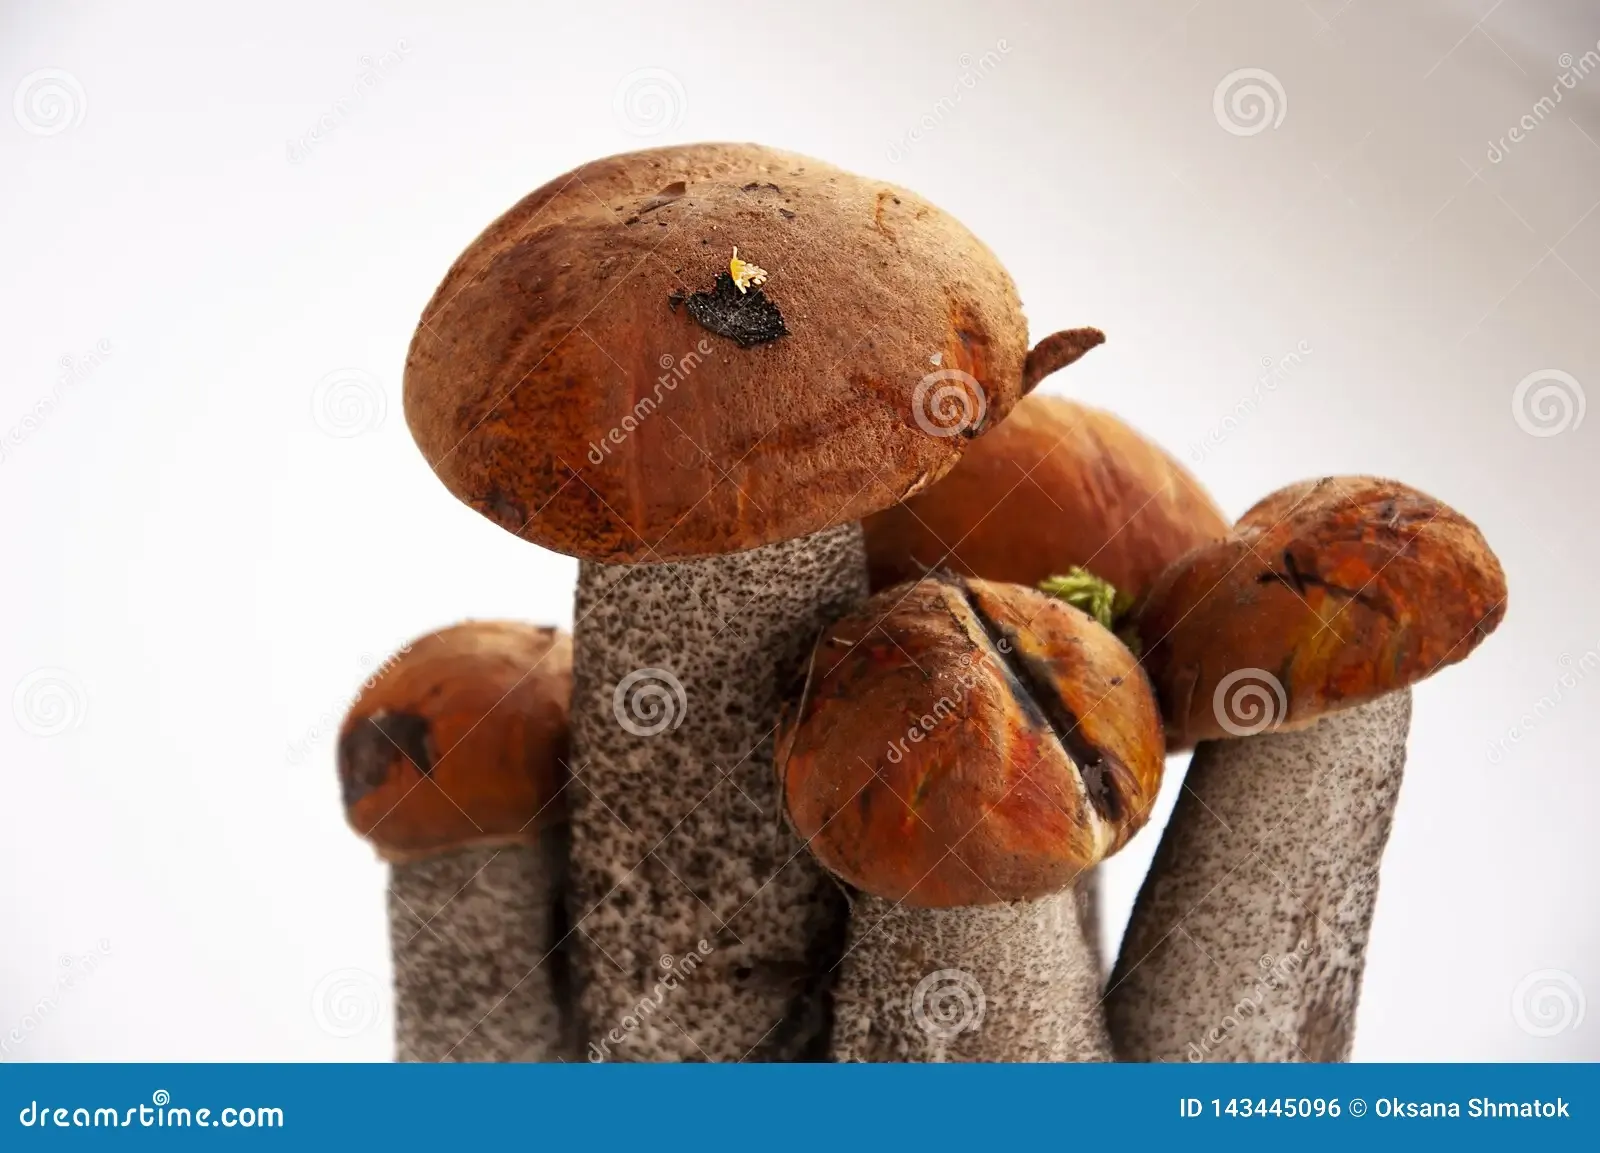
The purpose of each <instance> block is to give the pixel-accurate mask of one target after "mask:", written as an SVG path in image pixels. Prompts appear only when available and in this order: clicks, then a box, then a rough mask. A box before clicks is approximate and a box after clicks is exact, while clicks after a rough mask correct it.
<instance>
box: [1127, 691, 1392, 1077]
mask: <svg viewBox="0 0 1600 1153" xmlns="http://www.w3.org/2000/svg"><path fill="white" fill-rule="evenodd" d="M1410 724H1411V692H1410V690H1409V689H1406V690H1402V691H1399V692H1395V693H1391V694H1389V695H1388V696H1386V697H1383V698H1380V699H1379V700H1377V701H1375V702H1372V703H1371V704H1367V705H1364V706H1361V707H1359V708H1353V709H1349V710H1346V711H1342V712H1338V713H1334V714H1331V715H1329V716H1326V717H1324V718H1322V719H1321V720H1320V721H1318V722H1316V723H1315V724H1313V725H1312V726H1310V727H1309V728H1306V729H1301V730H1298V731H1292V732H1273V733H1263V734H1261V735H1258V736H1250V737H1242V738H1239V739H1236V740H1225V741H1205V742H1202V743H1201V744H1200V745H1199V746H1198V747H1197V748H1196V749H1195V754H1194V760H1193V762H1192V764H1191V765H1190V768H1189V774H1188V777H1187V778H1186V780H1185V781H1184V789H1183V794H1182V796H1181V798H1180V799H1179V801H1178V805H1177V807H1176V809H1175V810H1174V811H1173V814H1172V819H1171V821H1170V822H1169V823H1168V825H1167V828H1166V831H1165V833H1164V834H1163V836H1162V839H1161V844H1160V847H1159V848H1158V850H1157V852H1156V857H1155V861H1154V863H1153V864H1152V865H1151V868H1150V872H1149V874H1148V875H1147V876H1146V878H1145V882H1144V887H1143V889H1142V890H1141V891H1140V893H1139V898H1138V901H1137V903H1136V904H1135V906H1134V911H1133V917H1132V920H1131V921H1130V923H1129V925H1128V932H1127V935H1126V937H1125V938H1124V940H1123V945H1122V954H1121V957H1120V959H1119V960H1118V963H1117V968H1116V972H1115V973H1114V974H1113V976H1112V979H1111V987H1110V991H1109V993H1108V994H1107V1001H1106V1008H1107V1016H1108V1020H1109V1022H1110V1027H1111V1036H1112V1040H1113V1042H1114V1043H1115V1046H1116V1051H1117V1055H1118V1057H1119V1058H1121V1059H1123V1060H1130V1061H1343V1060H1347V1059H1348V1058H1349V1056H1350V1050H1351V1045H1352V1042H1353V1039H1354V1028H1355V1016H1356V1005H1357V1002H1358V1000H1359V997H1360V993H1361V976H1362V971H1363V969H1364V968H1365V965H1366V952H1367V938H1368V933H1369V931H1370V929H1371V926H1372V914H1373V907H1374V904H1375V902H1376V899H1377V882H1378V866H1379V864H1380V862H1381V860H1382V858H1383V851H1384V846H1385V845H1386V844H1387V842H1388V840H1389V827H1390V823H1391V821H1392V819H1393V816H1394V808H1395V802H1396V799H1397V798H1398V796H1399V792H1400V778H1401V775H1402V772H1403V770H1404V766H1405V751H1406V749H1405V746H1406V734H1407V732H1408V731H1409V729H1410Z"/></svg>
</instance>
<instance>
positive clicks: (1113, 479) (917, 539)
mask: <svg viewBox="0 0 1600 1153" xmlns="http://www.w3.org/2000/svg"><path fill="white" fill-rule="evenodd" d="M862 529H863V531H864V533H865V536H866V542H867V566H868V570H869V573H870V576H871V581H872V587H873V589H874V590H877V589H883V588H888V587H890V586H891V585H896V584H899V583H901V582H902V581H908V580H915V579H916V578H917V577H919V576H921V575H922V574H923V573H926V572H928V571H929V570H930V569H934V568H948V569H952V570H954V571H955V572H959V573H966V574H969V575H971V576H978V577H983V578H985V579H986V580H995V581H1010V582H1012V583H1015V584H1025V585H1036V584H1040V583H1041V582H1044V581H1046V580H1047V578H1056V579H1055V580H1053V581H1051V583H1050V585H1049V588H1050V590H1051V591H1053V592H1056V593H1058V594H1066V596H1067V599H1070V600H1072V602H1073V603H1075V604H1078V605H1079V607H1081V608H1085V609H1089V608H1090V607H1091V605H1090V604H1089V602H1088V600H1087V599H1080V598H1079V597H1077V596H1075V595H1074V594H1075V593H1077V592H1081V591H1089V593H1090V596H1093V595H1097V594H1103V595H1105V596H1107V597H1108V598H1110V602H1111V603H1112V604H1126V603H1129V602H1137V601H1138V600H1140V599H1141V598H1143V597H1144V595H1145V594H1146V593H1147V592H1148V591H1149V589H1150V586H1151V585H1153V584H1154V583H1155V581H1156V578H1157V577H1158V576H1159V575H1160V574H1161V572H1162V570H1163V569H1165V568H1166V567H1167V565H1168V564H1170V563H1171V562H1173V561H1175V560H1177V559H1178V558H1179V557H1181V556H1183V555H1184V554H1185V553H1187V552H1188V551H1189V550H1191V549H1193V548H1197V547H1199V546H1200V545H1203V544H1209V543H1211V542H1213V541H1218V540H1223V539H1225V538H1226V537H1227V536H1228V533H1229V525H1228V520H1227V518H1226V517H1225V516H1223V513H1222V510H1221V509H1220V508H1218V507H1217V505H1216V502H1215V501H1213V500H1212V499H1211V497H1210V496H1209V495H1208V494H1207V493H1206V491H1205V489H1204V488H1203V487H1202V486H1201V484H1200V482H1199V480H1197V479H1196V478H1195V477H1194V475H1193V474H1192V473H1191V472H1190V471H1189V470H1188V469H1187V468H1186V467H1184V465H1183V464H1182V463H1180V462H1179V461H1178V460H1177V459H1176V458H1174V457H1173V456H1172V455H1171V454H1170V453H1168V452H1167V451H1166V450H1164V449H1163V448H1161V446H1160V445H1158V444H1156V443H1155V442H1154V441H1152V440H1150V439H1149V438H1148V437H1146V436H1145V435H1144V434H1143V433H1141V432H1139V431H1138V430H1137V429H1135V428H1133V427H1132V426H1131V425H1129V424H1128V423H1127V422H1125V421H1123V420H1122V419H1121V418H1120V417H1118V416H1116V415H1114V414H1113V413H1110V412H1106V411H1105V410H1103V409H1098V408H1090V407H1089V406H1087V405H1082V404H1079V403H1078V402H1076V401H1073V400H1068V399H1067V398H1066V397H1061V396H1045V395H1041V394H1039V393H1033V394H1031V395H1029V396H1026V397H1024V398H1023V399H1022V400H1021V401H1019V402H1018V404H1017V406H1016V408H1015V409H1013V410H1012V412H1011V415H1010V416H1008V417H1006V419H1005V420H1004V421H1002V422H1001V423H1000V424H999V426H998V427H996V428H994V429H993V430H992V431H990V432H989V433H987V434H986V435H985V436H983V437H982V438H981V439H979V440H978V441H976V442H974V443H973V445H972V446H971V447H970V448H969V449H967V452H966V454H965V455H964V456H962V458H961V461H960V463H959V464H957V465H956V466H955V468H953V469H951V470H950V471H949V473H947V474H946V475H945V476H944V478H943V479H942V480H940V481H939V482H938V483H937V484H934V485H931V486H930V487H928V488H926V489H924V490H923V491H922V492H920V493H917V494H916V495H915V496H913V497H911V498H910V499H909V500H907V501H906V502H905V503H903V504H898V505H895V506H894V507H893V508H888V509H885V510H884V511H882V512H879V513H874V514H873V515H872V516H869V517H867V518H866V520H865V521H863V522H862ZM1074 570H1089V571H1091V572H1092V574H1093V576H1094V578H1097V582H1098V583H1097V582H1096V581H1087V580H1085V579H1083V578H1082V577H1081V576H1077V577H1075V576H1074V575H1073V573H1074ZM1097 872H1098V871H1097V870H1094V869H1090V870H1087V871H1086V872H1085V873H1084V874H1083V875H1082V876H1081V877H1080V878H1079V881H1078V886H1079V899H1080V901H1081V907H1080V909H1079V919H1080V921H1081V922H1082V923H1083V926H1084V930H1085V932H1087V933H1088V934H1089V939H1090V942H1091V943H1092V945H1093V946H1094V948H1095V949H1096V951H1097V952H1098V950H1099V948H1100V932H1099V912H1098V904H1099V903H1098V893H1097V887H1098V886H1097Z"/></svg>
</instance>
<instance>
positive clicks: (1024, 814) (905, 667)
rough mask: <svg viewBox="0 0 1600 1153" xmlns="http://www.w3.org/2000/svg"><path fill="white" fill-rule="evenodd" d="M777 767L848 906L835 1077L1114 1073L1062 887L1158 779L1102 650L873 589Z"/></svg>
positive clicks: (1145, 692)
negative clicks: (963, 1069)
mask: <svg viewBox="0 0 1600 1153" xmlns="http://www.w3.org/2000/svg"><path fill="white" fill-rule="evenodd" d="M778 767H779V773H780V775H781V779H782V783H783V794H784V805H785V811H786V813H787V814H788V818H789V820H790V822H791V823H792V824H793V826H794V828H795V830H796V831H797V832H798V833H799V834H800V835H801V836H802V837H804V838H805V840H806V843H807V845H808V847H809V848H810V849H811V851H812V853H813V854H815V856H816V857H817V859H818V860H819V861H820V862H821V863H822V864H823V866H824V867H825V868H827V869H828V870H829V871H830V872H832V873H833V874H834V875H835V876H837V877H839V878H840V879H841V880H843V881H844V882H846V883H848V884H849V885H850V886H852V887H853V888H854V889H855V890H858V892H856V893H855V894H854V896H853V898H852V909H851V917H850V923H849V936H848V948H847V949H846V952H845V957H844V961H843V964H842V966H841V975H840V980H839V987H838V990H837V994H836V1006H837V1007H836V1010H835V1027H834V1041H833V1050H832V1056H833V1058H834V1059H835V1060H865V1061H883V1060H897V1061H906V1060H1006V1061H1067V1060H1103V1059H1106V1058H1107V1057H1108V1056H1109V1046H1108V1043H1107V1040H1106V1036H1105V1028H1104V1023H1103V1021H1102V1019H1101V1016H1100V1009H1099V995H1100V994H1099V991H1100V977H1101V970H1100V965H1099V961H1098V958H1097V955H1096V952H1095V948H1094V946H1093V944H1092V943H1091V942H1090V941H1089V940H1088V939H1087V937H1086V935H1085V933H1084V932H1083V930H1082V925H1081V923H1080V921H1079V913H1078V909H1077V899H1076V895H1075V892H1074V884H1075V882H1077V881H1078V879H1079V877H1080V875H1081V874H1082V873H1083V872H1084V871H1085V870H1087V869H1089V868H1090V867H1092V866H1093V865H1094V864H1095V863H1096V862H1097V861H1099V860H1101V859H1102V858H1104V857H1105V856H1107V855H1109V854H1110V853H1113V852H1115V851H1116V850H1117V849H1118V848H1119V847H1121V845H1122V844H1123V843H1125V842H1126V841H1127V839H1128V838H1129V837H1130V836H1132V834H1133V833H1134V832H1135V831H1137V829H1138V828H1139V827H1140V826H1141V825H1143V823H1144V821H1145V819H1146V818H1147V816H1148V815H1149V810H1150V805H1151V803H1152V802H1153V800H1154V798H1155V795H1156V791H1157V789H1158V788H1159V786H1160V781H1161V769H1162V742H1161V731H1160V716H1159V713H1158V712H1157V709H1156V703H1155V699H1154V697H1153V696H1152V694H1151V692H1150V688H1149V686H1148V684H1147V683H1146V681H1145V679H1144V676H1143V674H1142V673H1141V672H1140V671H1139V666H1138V663H1137V661H1136V660H1135V658H1134V656H1133V654H1132V653H1130V652H1129V651H1128V650H1127V649H1126V648H1125V647H1124V646H1123V645H1122V643H1121V642H1120V641H1118V640H1117V638H1116V637H1114V636H1113V635H1112V634H1111V633H1109V632H1107V631H1106V630H1105V629H1104V628H1102V627H1101V626H1100V625H1099V624H1097V623H1096V622H1095V621H1093V620H1092V619H1091V618H1090V617H1088V616H1087V615H1086V614H1084V613H1082V612H1080V611H1079V610H1078V609H1076V608H1073V607H1071V606H1069V605H1066V604H1064V603H1062V602H1060V601H1058V600H1055V599H1053V598H1051V597H1048V596H1045V595H1044V594H1042V593H1039V592H1036V591H1034V590H1032V589H1028V588H1025V587H1022V586H1018V585H1008V584H998V583H993V582H989V581H983V580H977V579H969V578H963V577H960V576H956V575H954V574H950V573H946V572H939V573H935V574H934V575H932V576H930V577H927V578H925V579H923V580H921V581H919V582H917V583H915V584H911V585H902V586H899V587H896V588H893V589H889V590H886V591H884V592H881V593H879V594H878V595H877V596H875V597H874V598H873V599H872V600H870V601H868V602H867V603H866V604H865V605H863V606H862V607H861V608H860V609H859V610H857V611H856V612H855V613H852V614H850V615H849V616H847V617H846V618H844V619H843V620H840V621H838V622H836V623H835V624H834V625H833V626H831V627H829V628H828V629H827V630H825V631H824V633H823V636H822V638H821V639H820V640H819V641H818V643H817V647H816V649H815V651H814V653H813V656H812V664H811V670H810V677H809V679H808V681H807V683H806V687H805V690H804V693H803V695H802V696H801V698H800V700H799V701H798V702H797V703H796V705H795V706H794V708H793V709H792V711H791V712H790V714H789V715H788V716H787V717H786V720H785V723H784V726H783V729H782V732H781V734H780V737H779V751H778ZM980 1026H981V1028H980Z"/></svg>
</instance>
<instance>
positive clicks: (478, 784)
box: [338, 621, 572, 861]
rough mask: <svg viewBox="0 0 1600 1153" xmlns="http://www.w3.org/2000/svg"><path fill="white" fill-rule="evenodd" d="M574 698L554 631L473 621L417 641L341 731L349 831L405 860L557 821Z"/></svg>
mask: <svg viewBox="0 0 1600 1153" xmlns="http://www.w3.org/2000/svg"><path fill="white" fill-rule="evenodd" d="M571 695H572V641H571V638H569V637H568V636H567V635H566V634H565V633H562V632H559V631H557V630H556V629H553V628H541V627H536V626H533V625H525V624H521V623H518V622H513V621H470V622H467V623H465V624H460V625H454V626H452V627H450V628H446V629H440V630H439V631H438V632H434V633H429V634H428V635H427V636H424V637H422V638H421V639H419V640H417V641H415V642H413V643H412V644H411V645H410V646H408V647H407V648H406V649H404V650H403V651H402V652H401V653H400V654H399V655H398V656H397V657H395V658H393V659H392V660H391V661H390V662H389V663H386V664H385V665H384V666H383V667H382V668H381V669H380V670H379V672H378V674H377V675H376V676H375V677H374V678H372V679H371V680H370V681H369V682H368V684H367V685H366V686H364V688H363V690H362V692H361V694H360V696H358V697H357V699H356V701H355V703H354V704H352V705H351V707H350V711H349V713H348V714H347V715H346V717H345V719H344V723H343V725H342V726H341V727H340V730H339V745H338V750H339V751H338V762H339V779H340V785H341V787H342V790H343V793H344V800H345V815H346V818H347V819H348V821H349V822H350V826H351V827H352V828H353V829H355V831H356V832H357V833H359V834H361V835H362V836H363V837H366V838H367V839H369V840H370V841H371V842H372V843H373V845H374V846H375V847H376V848H377V849H378V851H379V853H380V855H382V856H383V857H384V858H385V859H387V860H391V861H404V860H413V859H417V858H419V857H424V856H428V855H430V854H433V853H437V852H444V851H448V850H451V849H456V848H461V847H464V846H466V845H474V844H476V845H486V844H495V843H512V842H517V841H523V840H528V839H531V838H532V837H533V836H534V835H536V834H537V833H538V831H539V830H540V829H543V828H547V827H549V826H550V825H552V824H556V823H559V822H560V821H562V820H564V819H565V815H566V808H565V801H564V796H563V794H562V787H563V785H564V783H565V769H564V768H563V761H564V759H565V757H566V751H567V705H568V701H569V699H570V697H571ZM424 778H426V780H425V779H424ZM429 781H431V782H432V784H431V785H430V784H429V783H428V782H429ZM435 786H436V787H435Z"/></svg>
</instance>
